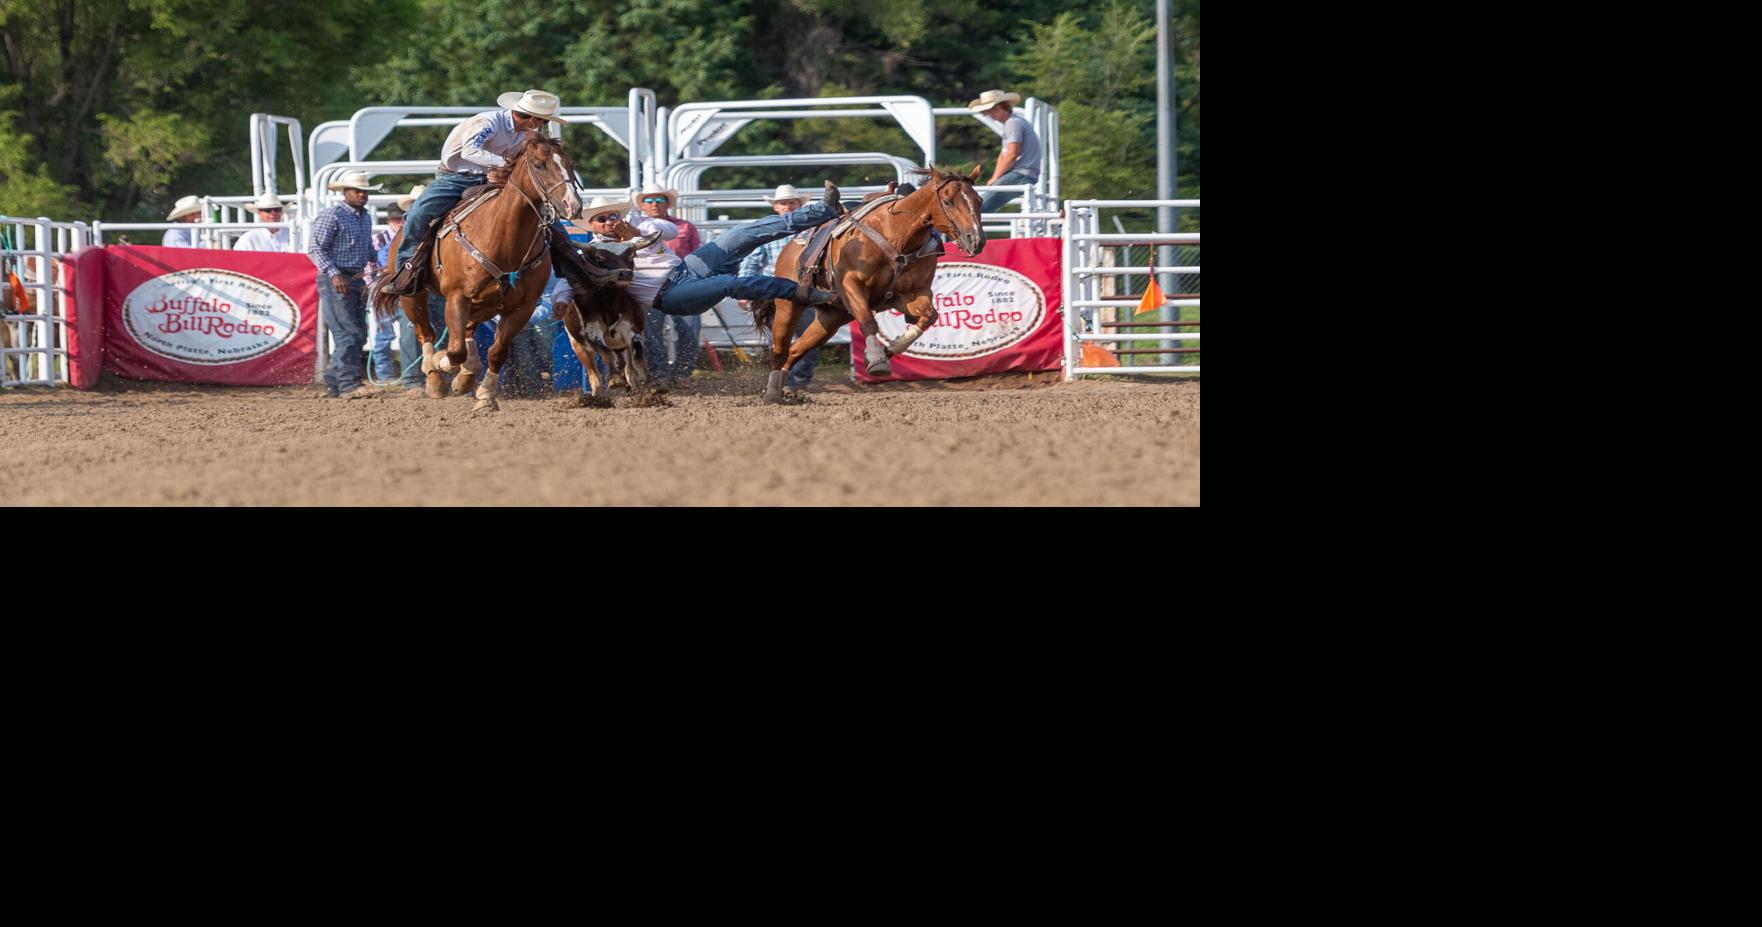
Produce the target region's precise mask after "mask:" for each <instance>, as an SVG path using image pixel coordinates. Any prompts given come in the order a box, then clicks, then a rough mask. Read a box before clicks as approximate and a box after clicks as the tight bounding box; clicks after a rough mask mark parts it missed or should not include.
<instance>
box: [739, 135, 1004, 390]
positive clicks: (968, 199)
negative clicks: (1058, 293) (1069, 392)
mask: <svg viewBox="0 0 1762 927" xmlns="http://www.w3.org/2000/svg"><path fill="white" fill-rule="evenodd" d="M920 173H928V174H929V175H930V176H929V178H928V179H927V180H925V182H924V186H922V187H920V188H919V189H918V190H916V191H914V192H913V193H912V194H911V195H909V196H907V197H905V198H904V199H901V200H896V201H894V202H892V203H889V204H887V205H885V206H882V207H880V208H878V209H876V210H875V211H873V212H871V213H869V214H868V215H866V216H864V217H863V218H862V219H861V220H859V221H860V223H861V224H863V225H866V226H868V227H869V230H870V232H873V233H878V234H879V236H880V237H881V238H882V239H884V240H885V241H886V242H887V245H888V248H890V249H892V251H893V253H892V254H889V253H888V251H887V249H884V248H883V247H882V246H881V245H879V244H877V243H876V242H875V240H874V239H873V238H872V237H871V235H870V232H864V231H863V230H862V229H859V228H856V227H854V226H853V227H852V228H848V229H845V230H844V231H841V232H839V233H838V234H837V235H835V236H834V237H833V239H832V241H831V242H830V243H829V244H828V245H827V247H826V266H827V272H828V276H829V277H830V278H831V283H832V290H833V291H834V292H836V293H838V294H839V301H838V302H835V303H830V304H827V305H824V306H820V307H819V311H818V314H817V315H816V317H815V319H814V321H813V323H812V324H810V325H809V326H808V327H807V330H806V331H804V332H802V334H801V339H800V340H799V341H795V343H794V345H793V346H792V345H791V344H790V342H791V340H792V338H793V337H794V334H795V321H796V313H797V312H799V311H800V310H799V308H798V307H797V306H796V305H795V303H793V302H790V301H789V300H786V299H780V300H776V301H774V302H772V303H767V302H755V303H753V319H754V322H755V324H756V325H758V326H760V327H761V329H762V328H763V326H764V325H766V324H767V323H768V324H770V326H771V376H770V379H769V380H768V381H767V382H766V384H765V401H766V402H781V401H782V400H783V375H784V371H786V370H788V369H789V367H790V366H791V365H793V364H794V363H795V362H796V361H798V360H801V358H802V357H803V355H805V354H807V353H808V352H809V351H813V350H816V349H818V348H819V347H820V345H821V344H823V343H824V342H825V341H826V339H827V338H830V337H832V333H833V332H836V331H838V329H839V326H842V325H848V324H849V323H850V321H851V320H852V319H855V320H856V323H857V327H858V328H860V329H861V330H862V332H863V335H864V339H863V354H864V360H865V361H866V363H867V364H868V367H867V370H868V373H869V375H870V376H886V375H888V374H890V373H892V372H893V367H892V364H891V363H890V362H889V360H888V358H889V357H890V356H891V355H894V354H901V353H904V352H905V350H906V348H909V347H911V344H912V342H914V341H916V340H918V337H919V336H920V335H922V334H924V332H925V331H926V330H927V329H929V327H930V326H931V325H932V324H934V323H935V322H936V307H935V305H934V304H933V303H932V301H931V299H930V281H931V280H932V279H933V278H934V277H935V276H936V258H937V256H938V255H939V254H940V253H941V252H940V251H939V250H932V251H931V252H930V253H928V254H924V255H918V252H919V251H921V250H923V248H924V246H925V244H926V243H928V242H929V240H930V229H931V228H935V229H936V230H937V231H938V232H941V233H942V234H943V235H946V236H948V237H949V238H951V239H953V240H954V242H955V244H957V245H959V246H960V249H961V250H962V251H965V252H966V253H967V254H978V253H979V252H980V251H982V250H984V248H985V230H984V229H983V228H982V227H981V226H980V223H979V193H978V191H976V190H974V189H973V183H974V182H975V181H977V180H978V179H979V168H977V167H974V168H973V173H972V174H971V175H969V176H965V177H963V176H961V175H959V174H944V173H943V172H941V171H939V170H937V169H936V168H935V167H934V166H931V167H928V168H925V169H924V170H923V171H920ZM801 251H802V246H801V245H800V244H797V243H796V242H794V241H791V242H790V243H789V244H787V245H784V246H783V252H782V253H781V254H779V255H778V256H777V269H776V270H775V271H774V273H775V274H776V275H777V276H779V277H784V278H786V279H789V280H794V279H796V273H797V268H796V264H797V262H798V261H799V259H800V256H801ZM804 285H806V284H805V283H804ZM773 309H775V315H773ZM888 309H898V310H899V311H901V312H903V313H905V314H906V316H907V317H908V320H909V321H910V323H911V325H910V327H909V328H907V329H906V331H905V334H903V335H900V336H899V337H898V338H896V339H894V341H893V343H891V344H887V343H884V342H882V340H881V330H880V328H879V327H878V326H877V325H876V324H875V314H876V313H878V312H885V311H886V310H888Z"/></svg>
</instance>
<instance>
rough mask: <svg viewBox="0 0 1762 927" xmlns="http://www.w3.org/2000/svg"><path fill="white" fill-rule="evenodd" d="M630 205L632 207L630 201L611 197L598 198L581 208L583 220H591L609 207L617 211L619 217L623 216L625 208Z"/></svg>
mask: <svg viewBox="0 0 1762 927" xmlns="http://www.w3.org/2000/svg"><path fill="white" fill-rule="evenodd" d="M628 205H630V201H629V200H619V199H613V198H612V197H609V196H596V197H594V198H593V202H591V203H588V204H587V205H586V206H583V207H581V218H583V219H586V218H589V217H590V216H592V215H593V214H594V213H596V212H599V211H601V210H603V209H606V208H607V207H611V208H613V209H616V210H618V214H619V215H623V214H624V207H625V206H628Z"/></svg>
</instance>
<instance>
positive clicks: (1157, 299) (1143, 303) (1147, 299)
mask: <svg viewBox="0 0 1762 927" xmlns="http://www.w3.org/2000/svg"><path fill="white" fill-rule="evenodd" d="M1165 302H1167V300H1166V299H1164V298H1163V295H1162V287H1159V286H1157V285H1156V278H1155V277H1151V278H1150V288H1149V289H1147V290H1145V291H1144V298H1143V299H1140V300H1138V309H1137V310H1136V311H1135V312H1133V313H1132V314H1133V315H1137V314H1138V313H1140V312H1154V311H1156V310H1158V309H1161V308H1162V304H1163V303H1165Z"/></svg>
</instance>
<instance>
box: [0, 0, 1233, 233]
mask: <svg viewBox="0 0 1762 927" xmlns="http://www.w3.org/2000/svg"><path fill="white" fill-rule="evenodd" d="M1151 11H1152V6H1151V0H1111V2H1110V4H1109V5H1107V6H1097V7H1094V8H1085V7H1078V8H1073V7H1072V5H1071V4H1070V3H1068V0H939V2H935V3H931V2H927V0H889V2H885V3H879V2H875V0H617V2H612V0H377V2H361V0H302V2H301V3H298V4H291V3H290V4H280V3H262V2H253V0H0V210H4V211H6V212H8V213H13V214H16V213H20V212H22V213H25V214H29V215H36V214H44V215H54V216H57V217H103V218H109V219H126V218H146V219H156V218H159V217H160V216H162V215H163V214H164V210H165V208H166V207H167V206H169V204H170V202H171V201H172V200H174V199H175V198H176V197H177V196H179V195H182V194H185V193H194V192H203V193H244V192H248V187H249V185H250V165H249V164H248V163H247V159H246V158H245V157H244V154H243V152H244V149H245V137H246V122H247V117H248V116H249V114H251V113H253V112H268V113H278V114H285V115H292V116H297V117H298V118H300V119H301V120H302V121H303V122H304V123H305V125H306V127H307V129H308V131H310V129H311V128H312V127H314V126H316V125H317V124H318V123H320V122H323V121H326V120H332V119H345V118H348V116H349V115H350V114H351V113H353V112H354V111H355V110H356V109H358V108H360V107H362V106H369V105H383V104H399V103H405V104H448V105H459V106H466V105H472V106H484V107H488V106H490V105H493V101H494V99H495V97H496V95H497V94H498V93H502V92H506V91H510V90H524V89H527V88H529V87H541V88H544V89H547V90H551V91H553V92H555V93H557V94H558V95H559V96H561V97H562V98H563V100H564V102H565V103H566V104H569V105H611V106H617V105H622V104H623V103H624V102H625V99H626V96H627V93H628V91H629V89H630V88H631V87H633V86H641V87H650V88H653V89H654V90H655V91H656V92H657V95H658V96H659V98H660V101H661V103H662V104H663V105H673V104H677V103H680V102H685V101H691V100H709V99H751V98H775V97H830V96H841V95H873V94H892V93H907V94H918V95H922V96H924V97H927V98H928V99H930V100H931V101H932V102H934V103H936V104H937V105H942V106H946V105H960V104H964V103H965V102H966V101H967V100H969V99H972V98H974V97H976V96H978V94H979V93H980V92H981V91H984V90H987V89H991V88H999V87H1001V88H1004V89H1008V90H1014V91H1017V92H1020V93H1022V94H1023V95H1024V96H1028V95H1033V96H1038V97H1040V98H1042V99H1045V100H1047V101H1049V102H1052V103H1054V104H1056V105H1057V106H1058V107H1059V110H1060V113H1061V127H1062V149H1063V156H1064V164H1063V169H1064V174H1063V176H1064V185H1065V193H1066V195H1067V196H1090V195H1106V196H1148V195H1152V194H1153V193H1154V190H1155V153H1154V152H1155V147H1154V126H1155V119H1156V112H1155V90H1154V84H1153V82H1154V76H1155V63H1154V57H1153V47H1154V42H1155V36H1154V30H1153V29H1152V28H1151V22H1152V20H1151ZM1175 47H1176V52H1177V60H1176V67H1177V70H1176V76H1177V80H1178V82H1179V88H1178V94H1179V111H1178V115H1179V119H1178V123H1179V126H1180V149H1179V150H1180V164H1181V175H1182V180H1181V185H1180V189H1181V192H1182V193H1183V194H1184V195H1195V194H1197V193H1198V186H1199V185H1198V164H1199V131H1198V130H1199V93H1198V89H1199V3H1198V0H1179V2H1177V3H1176V39H1175ZM444 134H445V133H444V130H441V129H432V130H403V131H400V132H397V133H394V134H393V136H392V137H391V139H390V140H389V141H388V143H387V145H386V146H384V147H382V149H381V150H380V151H379V152H376V154H377V155H378V156H383V157H411V158H431V157H433V156H434V154H435V152H436V151H437V150H438V148H439V146H440V143H441V140H442V138H444ZM566 138H567V139H568V140H569V144H570V148H571V151H572V153H574V155H575V157H576V161H577V164H578V166H579V167H580V169H581V172H582V174H583V176H584V177H585V178H587V179H588V181H589V182H590V183H598V182H601V181H602V180H603V181H604V182H606V183H607V184H608V185H619V184H621V183H622V178H623V173H624V164H625V153H624V151H623V149H622V148H621V146H619V145H618V144H617V143H616V142H614V141H612V139H610V138H609V137H606V136H604V135H603V134H602V133H600V132H599V131H598V130H596V129H591V128H579V127H578V128H571V129H569V130H567V134H566ZM998 144H999V143H998V139H997V136H996V135H995V134H994V133H992V132H991V131H989V130H988V129H986V128H985V127H984V126H983V125H981V124H980V123H978V122H977V121H975V120H966V119H944V120H942V121H941V122H940V123H939V126H938V160H939V161H940V162H941V163H942V164H943V165H944V166H949V167H958V166H970V165H971V164H972V163H974V162H975V161H977V162H982V163H983V164H984V165H985V170H986V171H987V172H989V170H990V166H991V164H992V162H993V161H994V160H995V158H996V156H997V151H998ZM803 150H814V151H866V150H882V151H887V152H890V153H894V154H910V153H911V152H912V151H913V146H912V144H911V142H910V140H909V139H907V138H906V136H905V134H904V132H902V131H901V130H900V129H899V128H898V127H897V126H895V125H893V124H892V123H890V122H888V121H886V120H875V121H874V122H872V123H863V122H851V121H842V120H840V121H836V122H833V121H820V120H798V121H792V122H788V121H778V122H770V123H766V122H756V123H754V124H752V125H750V126H748V127H746V128H745V129H743V130H742V131H741V132H740V134H739V135H737V136H735V137H734V138H733V139H732V140H730V141H729V142H728V143H727V144H726V145H724V146H722V148H721V149H719V150H718V153H719V154H760V153H768V152H777V151H803ZM884 173H885V172H879V171H873V170H865V169H860V168H858V169H852V170H849V171H845V172H842V173H840V172H833V173H832V174H831V176H833V177H834V179H838V180H840V181H841V182H846V183H862V182H872V181H874V180H877V179H879V176H880V175H882V174H884ZM713 179H714V182H716V183H717V184H719V185H740V186H769V185H772V184H775V183H778V182H783V181H790V182H795V183H798V184H799V183H803V182H808V181H811V180H813V179H814V178H803V177H785V176H777V174H776V172H771V173H765V172H760V171H749V172H735V171H729V172H727V173H718V174H716V175H715V176H714V178H713Z"/></svg>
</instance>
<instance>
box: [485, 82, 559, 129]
mask: <svg viewBox="0 0 1762 927" xmlns="http://www.w3.org/2000/svg"><path fill="white" fill-rule="evenodd" d="M562 102H563V101H561V100H559V99H557V95H556V94H554V93H545V92H544V91H543V90H528V91H526V92H525V93H515V92H514V91H512V90H510V91H508V92H507V93H504V94H502V95H501V96H499V97H496V105H497V106H500V107H501V108H502V109H511V110H513V111H514V112H516V113H525V114H526V115H528V116H537V117H538V118H540V119H548V120H550V121H551V122H554V123H556V124H558V125H562V126H566V125H568V124H569V121H568V120H567V119H558V118H557V107H559V106H561V105H562Z"/></svg>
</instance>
